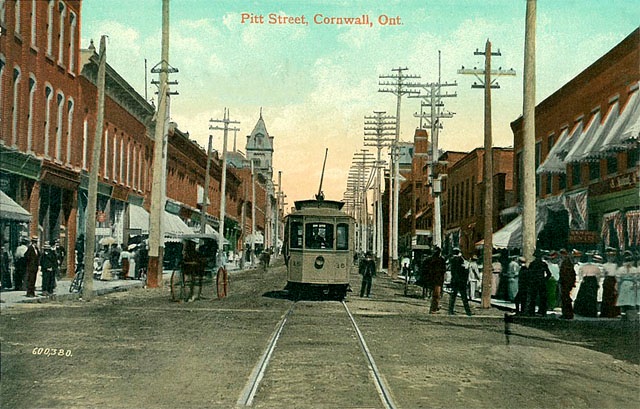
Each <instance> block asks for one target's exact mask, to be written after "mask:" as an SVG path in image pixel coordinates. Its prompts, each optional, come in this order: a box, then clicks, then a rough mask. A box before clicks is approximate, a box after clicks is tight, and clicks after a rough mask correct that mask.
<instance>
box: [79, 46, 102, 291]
mask: <svg viewBox="0 0 640 409" xmlns="http://www.w3.org/2000/svg"><path fill="white" fill-rule="evenodd" d="M106 38H107V37H106V36H102V37H100V55H99V56H98V57H99V58H100V60H99V63H98V78H97V80H96V86H97V87H98V115H97V118H96V133H95V135H94V137H93V153H92V155H91V170H90V172H89V188H88V196H87V211H86V218H87V221H86V227H85V228H86V231H85V240H84V248H85V252H84V260H83V263H84V277H83V279H82V281H83V286H82V297H83V298H84V299H86V300H90V299H91V298H92V297H93V258H94V257H95V252H96V210H97V208H98V169H99V168H100V154H101V153H102V129H103V126H104V95H105V92H104V83H105V76H106V67H107V46H106Z"/></svg>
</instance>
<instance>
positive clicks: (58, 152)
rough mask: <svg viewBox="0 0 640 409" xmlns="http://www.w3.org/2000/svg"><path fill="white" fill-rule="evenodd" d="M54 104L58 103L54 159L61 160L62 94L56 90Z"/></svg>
mask: <svg viewBox="0 0 640 409" xmlns="http://www.w3.org/2000/svg"><path fill="white" fill-rule="evenodd" d="M56 104H57V105H58V117H57V118H58V119H57V121H56V156H55V159H56V160H58V161H62V127H63V125H62V116H63V114H64V94H63V93H62V91H58V93H57V94H56Z"/></svg>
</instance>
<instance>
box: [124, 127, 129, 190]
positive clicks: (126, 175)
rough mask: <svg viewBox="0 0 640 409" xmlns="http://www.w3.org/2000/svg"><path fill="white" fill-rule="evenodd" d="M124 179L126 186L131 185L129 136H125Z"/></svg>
mask: <svg viewBox="0 0 640 409" xmlns="http://www.w3.org/2000/svg"><path fill="white" fill-rule="evenodd" d="M124 180H125V184H126V185H127V186H131V138H127V165H126V171H125V178H124Z"/></svg>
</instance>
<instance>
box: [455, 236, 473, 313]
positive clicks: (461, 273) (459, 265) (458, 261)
mask: <svg viewBox="0 0 640 409" xmlns="http://www.w3.org/2000/svg"><path fill="white" fill-rule="evenodd" d="M449 266H450V268H451V295H450V298H449V315H454V314H455V312H454V307H455V305H456V297H457V295H458V294H460V297H461V298H462V305H464V311H465V312H466V313H467V315H468V316H471V315H473V314H471V308H470V307H469V299H468V298H467V282H468V281H469V270H467V269H466V268H465V260H464V258H463V257H462V253H461V252H460V249H459V248H457V247H456V248H454V249H453V257H451V259H450V260H449Z"/></svg>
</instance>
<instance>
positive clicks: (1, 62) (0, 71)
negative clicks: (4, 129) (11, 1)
mask: <svg viewBox="0 0 640 409" xmlns="http://www.w3.org/2000/svg"><path fill="white" fill-rule="evenodd" d="M2 1H4V0H0V2H2ZM1 6H2V7H4V3H3V4H2V5H1ZM6 64H7V62H6V60H5V58H4V54H2V53H0V95H4V94H3V93H2V92H3V88H2V85H3V84H4V67H5V65H6ZM3 100H4V98H1V97H0V112H4V111H3V110H2V108H3V107H4V104H3V103H2V101H3Z"/></svg>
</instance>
